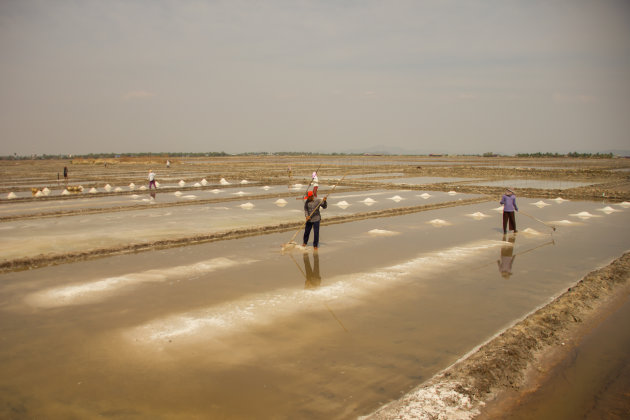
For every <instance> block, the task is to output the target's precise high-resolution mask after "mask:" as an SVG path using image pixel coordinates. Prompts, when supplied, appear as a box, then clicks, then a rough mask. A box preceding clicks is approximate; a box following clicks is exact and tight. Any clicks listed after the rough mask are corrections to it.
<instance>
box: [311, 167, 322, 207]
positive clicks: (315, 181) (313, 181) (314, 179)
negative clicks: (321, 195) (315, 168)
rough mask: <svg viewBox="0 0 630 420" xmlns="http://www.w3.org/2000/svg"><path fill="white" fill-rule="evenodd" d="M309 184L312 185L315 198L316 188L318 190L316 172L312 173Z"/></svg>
mask: <svg viewBox="0 0 630 420" xmlns="http://www.w3.org/2000/svg"><path fill="white" fill-rule="evenodd" d="M311 183H312V184H313V195H314V196H315V197H317V188H319V178H318V177H317V172H313V180H312V181H311ZM324 208H325V207H324Z"/></svg>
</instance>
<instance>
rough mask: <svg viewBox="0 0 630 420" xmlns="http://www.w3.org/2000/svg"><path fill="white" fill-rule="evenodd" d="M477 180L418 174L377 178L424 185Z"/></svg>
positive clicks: (391, 181) (391, 182)
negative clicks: (405, 176) (414, 175)
mask: <svg viewBox="0 0 630 420" xmlns="http://www.w3.org/2000/svg"><path fill="white" fill-rule="evenodd" d="M461 181H475V179H471V178H454V177H453V178H450V177H439V176H416V177H408V178H387V179H377V180H375V182H383V183H388V184H406V185H423V184H442V183H446V182H461Z"/></svg>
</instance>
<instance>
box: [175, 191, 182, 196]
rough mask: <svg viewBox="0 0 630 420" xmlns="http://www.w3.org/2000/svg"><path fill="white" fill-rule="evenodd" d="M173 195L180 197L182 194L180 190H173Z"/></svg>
mask: <svg viewBox="0 0 630 420" xmlns="http://www.w3.org/2000/svg"><path fill="white" fill-rule="evenodd" d="M173 195H174V196H175V197H181V196H182V192H181V191H175V192H174V193H173Z"/></svg>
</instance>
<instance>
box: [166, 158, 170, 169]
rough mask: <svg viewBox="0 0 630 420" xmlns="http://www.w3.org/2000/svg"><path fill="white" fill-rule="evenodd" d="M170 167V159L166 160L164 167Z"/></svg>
mask: <svg viewBox="0 0 630 420" xmlns="http://www.w3.org/2000/svg"><path fill="white" fill-rule="evenodd" d="M170 167H171V161H170V160H168V159H167V160H166V168H167V169H168V168H170Z"/></svg>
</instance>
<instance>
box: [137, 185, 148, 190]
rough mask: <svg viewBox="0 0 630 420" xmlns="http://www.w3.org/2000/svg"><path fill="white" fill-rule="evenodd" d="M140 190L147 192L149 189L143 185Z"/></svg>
mask: <svg viewBox="0 0 630 420" xmlns="http://www.w3.org/2000/svg"><path fill="white" fill-rule="evenodd" d="M138 189H139V190H141V191H144V190H146V189H147V187H145V186H144V185H143V186H142V187H140V188H138Z"/></svg>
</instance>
